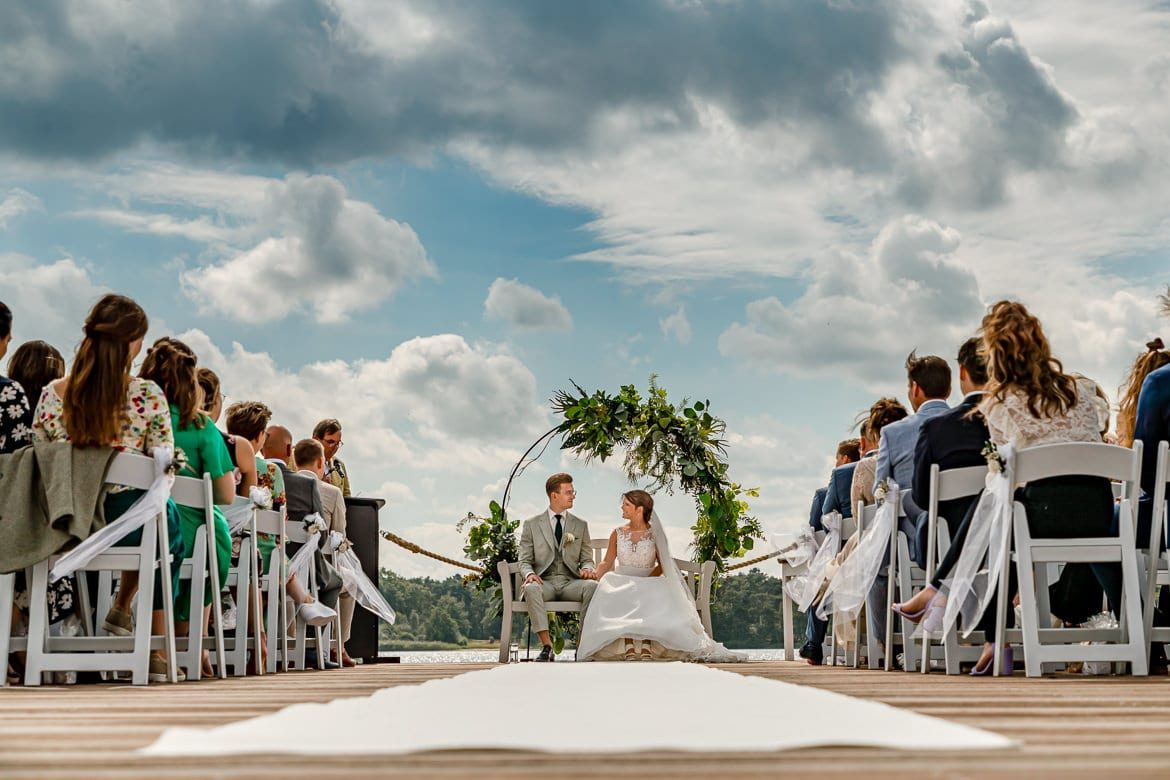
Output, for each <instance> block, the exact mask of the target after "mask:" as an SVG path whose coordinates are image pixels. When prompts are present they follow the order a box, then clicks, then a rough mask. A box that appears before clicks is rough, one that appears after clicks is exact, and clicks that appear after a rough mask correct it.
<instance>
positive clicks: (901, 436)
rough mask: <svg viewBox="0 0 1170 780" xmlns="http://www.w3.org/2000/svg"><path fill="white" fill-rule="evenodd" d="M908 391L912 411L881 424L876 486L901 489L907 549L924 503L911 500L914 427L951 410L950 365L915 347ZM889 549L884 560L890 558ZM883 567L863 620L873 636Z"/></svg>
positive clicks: (882, 607) (882, 613) (882, 600)
mask: <svg viewBox="0 0 1170 780" xmlns="http://www.w3.org/2000/svg"><path fill="white" fill-rule="evenodd" d="M906 381H907V386H908V387H907V396H908V398H909V399H910V405H911V407H913V409H914V414H912V415H910V416H909V417H906V418H905V419H902V420H898V422H895V423H890V424H889V425H887V426H886V427H885V428H882V435H881V442H880V443H879V444H878V455H877V470H876V472H875V474H874V488H875V489H876V488H877V486H878V485H879V484H880V483H881V482H882V480H887V479H888V480H891V481H893V482H896V483H897V484H898V488H899V490H901V491H902V508H903V509H904V510H905V513H906V516H905V517H903V518H902V519H901V520H900V521H899V526H900V528H901V530H902V531H903V532H904V533H905V534H906V538H907V539H908V540H909V541H910V555H911V556H913V557H918V553H917V549H916V548H917V544H916V539H917V536H918V534H917V521H918V516H919V515H920V514H922V509H921V508H920V507H919V506H918V505H917V504H916V503H914V498H913V496H912V491H913V487H914V449H915V447H916V446H917V444H918V433H919V431H920V430H921V429H922V424H923V423H924V422H926V421H927V420H929V419H931V418H933V417H938V416H939V415H943V414H946V413H947V412H949V411H950V409H951V408H950V406H948V405H947V397H948V396H950V394H951V367H950V366H949V365H947V361H945V360H943V359H942V358H940V357H938V356H937V355H927V356H925V357H918V356H917V355H915V354H914V353H913V352H911V353H910V355H909V357H907V358H906ZM888 558H889V551H888V550H887V551H886V557H884V558H883V559H882V560H888ZM886 579H887V578H886V575H885V568H884V567H883V568H882V569H881V570H880V571H879V574H878V576H877V579H876V580H875V581H874V584H873V587H872V588H871V589H870V591H869V596H868V597H867V599H866V613H867V616H868V617H867V625H868V627H869V630H870V632H871V635H872V636H875V637H884V636H885V635H886V613H887V611H888V610H889V602H888V601H887V583H886Z"/></svg>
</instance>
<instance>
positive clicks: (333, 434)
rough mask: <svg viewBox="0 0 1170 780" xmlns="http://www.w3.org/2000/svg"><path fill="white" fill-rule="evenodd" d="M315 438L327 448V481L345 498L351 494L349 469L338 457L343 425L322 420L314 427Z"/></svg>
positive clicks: (330, 420)
mask: <svg viewBox="0 0 1170 780" xmlns="http://www.w3.org/2000/svg"><path fill="white" fill-rule="evenodd" d="M313 438H314V439H316V440H317V441H319V442H321V446H322V447H324V448H325V481H326V482H328V483H329V484H331V485H333V486H334V487H337V488H339V489H340V490H341V494H342V495H343V496H348V495H350V492H349V469H347V468H346V466H345V464H344V463H342V462H341V458H339V457H337V451H338V450H339V449H341V445H342V441H341V423H340V422H338V421H337V420H333V419H329V420H322V421H321V422H319V423H317V424H316V425H315V426H314V427H313Z"/></svg>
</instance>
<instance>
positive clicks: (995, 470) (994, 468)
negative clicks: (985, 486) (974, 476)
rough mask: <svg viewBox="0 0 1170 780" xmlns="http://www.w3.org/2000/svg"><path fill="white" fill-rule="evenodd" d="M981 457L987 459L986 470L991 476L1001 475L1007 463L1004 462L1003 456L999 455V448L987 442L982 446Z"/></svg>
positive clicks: (993, 443) (991, 442)
mask: <svg viewBox="0 0 1170 780" xmlns="http://www.w3.org/2000/svg"><path fill="white" fill-rule="evenodd" d="M983 457H984V458H986V459H987V470H988V471H990V472H991V473H992V474H1002V473H1003V470H1004V468H1005V467H1006V466H1007V463H1005V462H1004V459H1003V455H1000V454H999V447H997V446H995V442H993V441H989V442H987V443H986V444H984V445H983Z"/></svg>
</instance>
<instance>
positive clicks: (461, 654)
mask: <svg viewBox="0 0 1170 780" xmlns="http://www.w3.org/2000/svg"><path fill="white" fill-rule="evenodd" d="M539 652H540V648H539V647H534V648H533V649H532V657H533V658H536V656H537V654H538V653H539ZM739 652H741V653H747V656H748V660H749V661H783V660H784V651H783V650H740V651H739ZM380 655H382V656H383V657H390V656H398V657H399V658H400V659H401V663H404V664H482V663H494V662H496V661H498V660H499V657H500V654H499V651H497V650H386V651H383V652H382V653H380ZM573 656H574V653H573V651H572V650H566V651H565V652H563V653H561V654H560V655H558V656H557V660H558V661H572V660H573ZM524 657H525V648H524V647H521V648H520V658H521V659H523V658H524Z"/></svg>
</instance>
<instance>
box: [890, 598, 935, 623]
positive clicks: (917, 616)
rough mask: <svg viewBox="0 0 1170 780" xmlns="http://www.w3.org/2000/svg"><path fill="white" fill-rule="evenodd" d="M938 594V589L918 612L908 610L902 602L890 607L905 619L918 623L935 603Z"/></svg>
mask: <svg viewBox="0 0 1170 780" xmlns="http://www.w3.org/2000/svg"><path fill="white" fill-rule="evenodd" d="M937 595H938V591H935V592H934V593H932V594H931V596H930V601H928V602H926V606H925V607H923V608H922V609H920V610H918V611H917V612H907V611H906V609H905V607H904V606H903V605H902V604H894V605H893V606H892V607H890V609H892V610H893V611H894V614H896V615H899V616H901V617H902V618H903V619H905V620H909V621H910V622H911V623H917V622H919V621H920V620H922V618H923V616H924V615H926V611H927V610H928V609H930V608H931V606H933V605H934V599H935V597H936V596H937Z"/></svg>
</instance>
